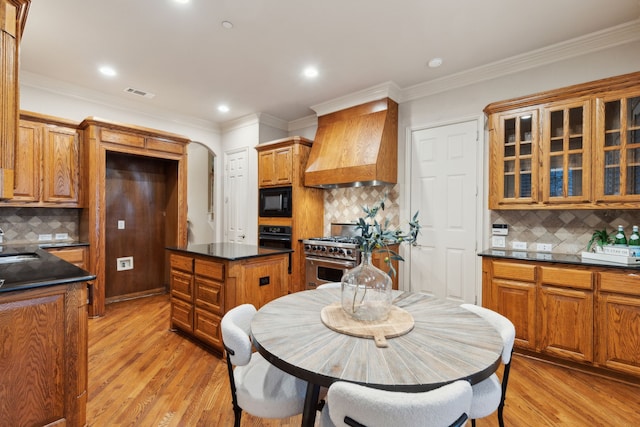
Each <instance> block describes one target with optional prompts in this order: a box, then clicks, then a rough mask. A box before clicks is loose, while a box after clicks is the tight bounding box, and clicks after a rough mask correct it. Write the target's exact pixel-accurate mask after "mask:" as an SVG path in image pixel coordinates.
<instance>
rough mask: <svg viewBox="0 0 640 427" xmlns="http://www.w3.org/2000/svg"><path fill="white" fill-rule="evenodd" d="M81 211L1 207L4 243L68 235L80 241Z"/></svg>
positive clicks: (35, 240) (0, 221)
mask: <svg viewBox="0 0 640 427" xmlns="http://www.w3.org/2000/svg"><path fill="white" fill-rule="evenodd" d="M79 223H80V209H62V208H8V207H0V228H2V230H3V231H4V243H28V242H37V241H38V236H39V235H40V234H51V235H52V237H55V235H56V234H62V233H67V234H68V236H69V239H70V240H78V235H79V226H78V225H79Z"/></svg>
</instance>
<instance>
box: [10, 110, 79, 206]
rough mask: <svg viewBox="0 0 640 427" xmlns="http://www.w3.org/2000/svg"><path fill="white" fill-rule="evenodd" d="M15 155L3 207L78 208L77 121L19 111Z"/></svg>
mask: <svg viewBox="0 0 640 427" xmlns="http://www.w3.org/2000/svg"><path fill="white" fill-rule="evenodd" d="M21 117H22V120H20V129H19V140H18V150H17V151H16V156H15V164H16V170H15V177H14V190H13V193H14V194H13V198H11V199H9V200H6V201H3V205H4V206H33V207H47V206H51V207H80V206H81V204H82V202H83V199H82V197H81V190H82V188H81V182H80V149H81V147H80V135H81V132H80V131H79V130H78V129H77V127H75V126H77V124H75V123H73V122H69V121H66V120H64V119H57V118H54V117H50V116H44V115H39V114H36V113H25V112H23V113H22V115H21Z"/></svg>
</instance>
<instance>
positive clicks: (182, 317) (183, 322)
mask: <svg viewBox="0 0 640 427" xmlns="http://www.w3.org/2000/svg"><path fill="white" fill-rule="evenodd" d="M171 326H172V327H175V328H178V329H182V330H183V331H186V332H193V305H191V304H189V303H186V302H184V301H182V300H179V299H177V298H171Z"/></svg>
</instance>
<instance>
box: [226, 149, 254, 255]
mask: <svg viewBox="0 0 640 427" xmlns="http://www.w3.org/2000/svg"><path fill="white" fill-rule="evenodd" d="M248 156H249V153H248V152H247V150H246V149H242V150H238V151H233V152H228V153H225V159H226V160H225V168H226V172H227V173H226V174H225V177H226V178H225V196H224V203H225V224H226V226H225V235H226V237H227V241H228V242H234V243H244V242H245V239H246V238H247V201H246V197H247V194H249V189H248V187H247V183H248V180H247V164H248Z"/></svg>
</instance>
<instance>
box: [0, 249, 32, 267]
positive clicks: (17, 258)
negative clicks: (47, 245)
mask: <svg viewBox="0 0 640 427" xmlns="http://www.w3.org/2000/svg"><path fill="white" fill-rule="evenodd" d="M39 258H40V257H39V256H38V254H36V253H33V252H31V253H23V254H11V255H9V254H7V255H2V254H0V264H13V263H17V262H26V261H34V260H37V259H39Z"/></svg>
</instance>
